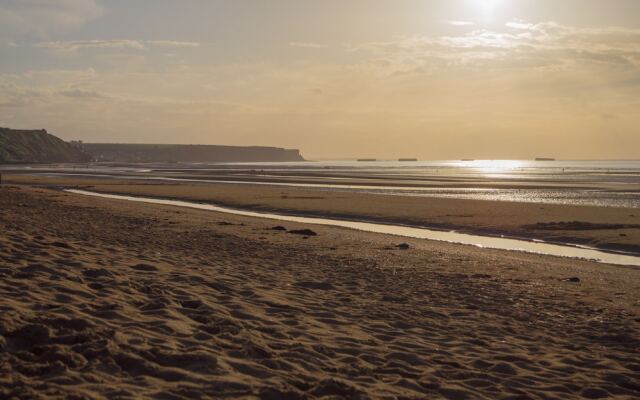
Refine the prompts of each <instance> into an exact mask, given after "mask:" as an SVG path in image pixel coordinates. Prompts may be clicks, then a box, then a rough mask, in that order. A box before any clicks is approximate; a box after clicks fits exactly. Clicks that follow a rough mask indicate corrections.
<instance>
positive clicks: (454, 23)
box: [448, 21, 475, 26]
mask: <svg viewBox="0 0 640 400" xmlns="http://www.w3.org/2000/svg"><path fill="white" fill-rule="evenodd" d="M448 22H449V25H453V26H471V25H475V23H474V22H470V21H448Z"/></svg>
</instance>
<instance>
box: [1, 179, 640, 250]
mask: <svg viewBox="0 0 640 400" xmlns="http://www.w3.org/2000/svg"><path fill="white" fill-rule="evenodd" d="M5 181H6V182H7V183H24V184H27V185H33V184H41V185H45V186H47V185H48V186H63V187H75V188H80V189H82V188H84V189H87V190H90V191H96V192H103V193H112V194H121V195H134V196H135V195H137V196H147V197H156V198H166V199H172V200H185V201H192V202H208V203H212V204H216V205H220V206H224V207H229V208H237V209H245V210H250V211H255V212H273V213H282V214H287V215H298V216H309V217H319V218H322V217H327V218H331V219H340V220H350V221H364V222H373V223H379V224H391V225H402V226H410V227H423V228H427V229H432V230H443V231H456V232H459V233H464V234H472V235H482V236H489V237H501V236H502V237H508V238H514V239H519V240H528V241H536V240H541V241H544V242H548V243H551V244H565V245H570V246H575V247H581V246H582V247H589V248H594V249H597V250H599V251H609V252H613V253H627V254H633V255H635V254H640V210H638V209H631V208H606V207H595V206H582V205H571V206H569V205H556V204H536V203H515V202H501V201H489V200H465V199H441V198H431V197H429V198H420V197H411V196H406V197H404V196H386V195H379V194H361V193H348V192H330V191H322V190H313V189H306V188H285V187H269V186H266V185H261V186H252V185H233V184H217V185H216V184H193V183H191V184H189V183H156V182H154V183H149V182H142V181H141V182H140V183H138V184H136V182H135V181H126V180H103V179H95V178H94V179H78V178H61V177H56V178H51V177H43V176H28V175H8V176H6V178H5ZM575 222H577V224H576V223H575ZM625 227H626V228H625Z"/></svg>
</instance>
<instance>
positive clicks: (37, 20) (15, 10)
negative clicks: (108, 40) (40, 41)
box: [0, 0, 103, 39]
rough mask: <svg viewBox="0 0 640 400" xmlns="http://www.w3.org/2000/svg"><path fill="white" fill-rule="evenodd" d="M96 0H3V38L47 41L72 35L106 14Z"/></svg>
mask: <svg viewBox="0 0 640 400" xmlns="http://www.w3.org/2000/svg"><path fill="white" fill-rule="evenodd" d="M102 12H103V7H102V6H101V5H100V4H99V3H98V2H97V1H96V0H3V1H2V2H1V3H0V36H4V37H8V38H11V39H18V38H20V37H22V36H25V35H27V36H33V37H39V38H45V37H47V36H49V35H50V34H54V33H65V32H72V31H75V30H77V29H80V28H81V27H82V26H84V25H85V24H86V23H87V22H89V21H91V20H94V19H96V18H98V17H100V16H101V15H102Z"/></svg>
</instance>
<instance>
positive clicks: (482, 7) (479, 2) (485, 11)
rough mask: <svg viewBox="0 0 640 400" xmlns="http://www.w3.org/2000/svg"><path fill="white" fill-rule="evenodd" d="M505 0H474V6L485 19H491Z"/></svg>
mask: <svg viewBox="0 0 640 400" xmlns="http://www.w3.org/2000/svg"><path fill="white" fill-rule="evenodd" d="M504 1H505V0H472V3H473V7H474V8H476V9H477V10H478V12H479V13H481V14H482V17H483V18H484V19H485V20H487V21H488V20H491V19H492V18H493V16H494V15H495V13H496V12H497V11H498V8H499V7H500V6H501V5H502V3H504Z"/></svg>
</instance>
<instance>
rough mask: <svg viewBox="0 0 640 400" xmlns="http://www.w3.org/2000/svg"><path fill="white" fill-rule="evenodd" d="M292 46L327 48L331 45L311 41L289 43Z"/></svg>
mask: <svg viewBox="0 0 640 400" xmlns="http://www.w3.org/2000/svg"><path fill="white" fill-rule="evenodd" d="M289 46H291V47H300V48H303V49H325V48H327V47H329V46H327V45H326V44H322V43H311V42H291V43H289Z"/></svg>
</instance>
